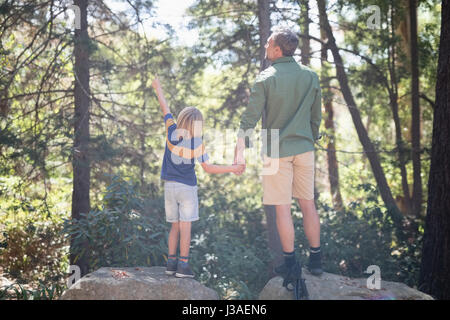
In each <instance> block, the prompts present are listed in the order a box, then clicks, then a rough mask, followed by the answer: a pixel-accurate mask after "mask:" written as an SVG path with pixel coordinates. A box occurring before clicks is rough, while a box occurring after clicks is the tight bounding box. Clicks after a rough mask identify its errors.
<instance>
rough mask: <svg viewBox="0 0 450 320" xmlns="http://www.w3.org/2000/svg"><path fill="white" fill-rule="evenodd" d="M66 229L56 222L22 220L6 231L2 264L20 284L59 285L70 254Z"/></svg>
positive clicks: (0, 249)
mask: <svg viewBox="0 0 450 320" xmlns="http://www.w3.org/2000/svg"><path fill="white" fill-rule="evenodd" d="M61 229H62V226H61V225H60V224H58V223H56V222H53V221H33V220H32V219H31V218H27V219H25V220H19V221H17V222H16V223H14V224H10V225H8V226H6V227H5V230H4V231H3V238H4V239H3V240H2V245H1V246H0V264H1V265H2V267H3V268H4V271H6V272H7V273H9V274H10V275H11V276H12V277H14V278H16V279H17V280H18V281H19V282H22V283H25V282H37V281H39V280H41V281H59V280H61V267H62V264H64V261H65V256H66V254H67V252H66V248H65V242H64V238H63V237H61V235H60V230H61Z"/></svg>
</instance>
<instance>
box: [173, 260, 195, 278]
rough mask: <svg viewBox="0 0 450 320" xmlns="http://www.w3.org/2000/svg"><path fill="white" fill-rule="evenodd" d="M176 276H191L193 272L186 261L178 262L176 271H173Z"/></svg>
mask: <svg viewBox="0 0 450 320" xmlns="http://www.w3.org/2000/svg"><path fill="white" fill-rule="evenodd" d="M175 277H177V278H193V277H194V273H193V272H192V270H191V268H190V267H189V264H188V263H183V262H178V267H177V272H176V273H175Z"/></svg>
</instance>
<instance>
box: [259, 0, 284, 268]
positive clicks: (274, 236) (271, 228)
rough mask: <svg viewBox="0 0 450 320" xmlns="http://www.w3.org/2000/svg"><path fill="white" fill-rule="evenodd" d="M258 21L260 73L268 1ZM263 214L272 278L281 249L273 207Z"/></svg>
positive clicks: (262, 0) (263, 61)
mask: <svg viewBox="0 0 450 320" xmlns="http://www.w3.org/2000/svg"><path fill="white" fill-rule="evenodd" d="M258 21H259V59H260V62H261V64H260V71H263V70H264V69H266V68H267V67H269V66H270V61H269V60H267V59H265V53H266V49H265V47H264V46H265V44H266V42H267V39H269V37H270V28H271V21H270V1H269V0H258ZM265 122H266V115H265V112H263V114H262V127H263V128H264V127H265ZM264 212H265V214H266V227H267V242H268V245H269V251H270V253H271V255H272V261H271V263H270V264H269V270H268V272H269V274H270V275H271V276H274V274H273V269H274V267H275V266H277V265H280V264H281V263H282V262H283V249H282V247H281V241H280V235H279V234H278V229H277V221H276V210H275V206H271V205H265V206H264Z"/></svg>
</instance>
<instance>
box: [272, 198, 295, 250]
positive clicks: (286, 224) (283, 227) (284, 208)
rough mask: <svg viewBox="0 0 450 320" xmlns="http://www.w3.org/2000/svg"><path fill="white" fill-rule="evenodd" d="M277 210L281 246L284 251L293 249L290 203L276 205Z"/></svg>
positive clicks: (293, 235) (292, 224)
mask: <svg viewBox="0 0 450 320" xmlns="http://www.w3.org/2000/svg"><path fill="white" fill-rule="evenodd" d="M275 210H276V212H277V229H278V233H279V235H280V241H281V246H282V248H283V251H284V252H292V251H294V240H295V232H294V223H293V222H292V216H291V205H290V204H282V205H276V206H275Z"/></svg>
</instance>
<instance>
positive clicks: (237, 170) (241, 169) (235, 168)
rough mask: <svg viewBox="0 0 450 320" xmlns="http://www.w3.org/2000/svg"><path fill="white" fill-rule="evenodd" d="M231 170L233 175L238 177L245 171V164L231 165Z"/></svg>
mask: <svg viewBox="0 0 450 320" xmlns="http://www.w3.org/2000/svg"><path fill="white" fill-rule="evenodd" d="M232 170H233V171H232V172H233V173H234V174H235V175H237V176H240V175H241V174H243V173H244V171H245V164H233V165H232Z"/></svg>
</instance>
